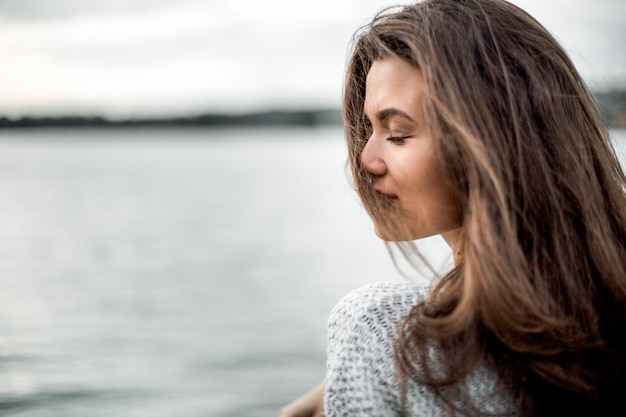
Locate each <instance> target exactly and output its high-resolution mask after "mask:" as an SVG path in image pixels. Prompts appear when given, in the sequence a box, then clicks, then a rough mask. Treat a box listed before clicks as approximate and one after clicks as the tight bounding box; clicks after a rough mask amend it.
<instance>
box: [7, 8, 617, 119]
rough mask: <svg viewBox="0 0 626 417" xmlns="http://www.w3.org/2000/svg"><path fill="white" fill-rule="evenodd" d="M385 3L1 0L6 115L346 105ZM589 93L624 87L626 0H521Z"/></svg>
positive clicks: (134, 113) (172, 112)
mask: <svg viewBox="0 0 626 417" xmlns="http://www.w3.org/2000/svg"><path fill="white" fill-rule="evenodd" d="M409 2H410V1H403V0H400V1H385V0H315V1H310V0H307V1H304V0H265V1H262V2H261V1H258V0H238V1H228V0H107V1H95V0H92V1H85V0H0V56H1V57H2V65H1V66H0V115H8V116H20V115H24V114H64V113H78V114H84V115H92V114H104V115H108V116H114V117H116V116H121V117H126V116H138V115H177V114H184V113H188V112H192V113H200V112H204V111H247V110H256V109H263V108H291V107H300V108H301V107H311V106H326V107H339V105H340V94H341V85H342V77H343V70H344V62H345V56H346V51H347V45H348V42H349V40H350V37H351V35H352V33H353V32H354V30H355V29H356V28H357V27H359V26H360V25H362V24H363V23H365V22H366V21H367V20H368V19H369V18H370V17H371V16H372V15H373V14H374V13H375V12H376V11H378V10H379V9H381V8H382V7H384V6H386V5H393V4H398V3H409ZM513 3H515V4H517V5H519V6H521V7H522V8H524V9H525V10H527V11H528V12H530V13H531V14H532V15H533V16H535V17H536V18H537V19H538V20H539V21H540V22H542V23H543V24H544V25H545V26H546V27H547V28H548V29H549V30H550V31H551V32H552V33H553V34H555V35H556V37H557V38H558V39H559V40H560V41H561V42H562V44H563V45H564V46H565V48H566V49H567V50H568V51H569V53H570V55H571V56H572V58H573V59H574V62H575V63H576V65H577V66H578V68H579V70H580V71H581V72H582V74H583V76H584V77H585V78H586V79H587V81H588V82H589V84H590V85H591V86H592V88H607V87H612V86H622V87H624V86H626V42H625V40H626V0H594V1H589V0H514V1H513Z"/></svg>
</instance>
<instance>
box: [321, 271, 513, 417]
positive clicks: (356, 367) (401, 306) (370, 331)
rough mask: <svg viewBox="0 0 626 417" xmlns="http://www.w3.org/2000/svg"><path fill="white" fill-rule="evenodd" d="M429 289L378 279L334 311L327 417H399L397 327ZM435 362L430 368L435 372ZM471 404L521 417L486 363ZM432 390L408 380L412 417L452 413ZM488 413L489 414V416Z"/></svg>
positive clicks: (471, 380)
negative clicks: (394, 356)
mask: <svg viewBox="0 0 626 417" xmlns="http://www.w3.org/2000/svg"><path fill="white" fill-rule="evenodd" d="M427 292H428V290H427V288H426V287H419V286H417V285H416V284H413V283H408V282H380V283H376V284H370V285H367V286H365V287H362V288H359V289H357V290H354V291H352V292H351V293H349V294H348V295H347V296H345V297H344V298H343V299H342V300H341V301H339V303H338V304H337V305H336V306H335V308H334V309H333V310H332V312H331V315H330V318H329V320H328V352H327V355H328V359H327V373H326V391H325V393H324V407H325V410H326V416H328V417H340V416H341V417H344V416H369V417H391V416H400V410H401V403H400V388H399V382H398V377H397V374H396V371H395V366H394V360H393V339H394V337H395V335H396V327H397V326H398V325H399V324H400V323H401V321H402V319H403V318H404V317H406V315H407V314H408V313H409V311H410V309H411V307H413V306H414V305H416V304H418V303H419V302H421V301H422V300H424V298H425V297H426V295H427ZM435 364H436V363H435V362H433V363H432V364H429V365H430V367H431V368H430V369H434V370H436V367H434V366H433V365H435ZM465 382H466V383H467V385H466V387H467V391H466V392H467V393H468V394H469V397H470V400H471V402H472V404H475V405H477V406H480V409H481V410H484V411H485V412H488V413H489V414H488V415H497V416H501V415H507V416H518V415H521V414H520V413H519V412H518V411H517V409H516V408H515V405H514V404H513V401H512V398H511V396H510V395H509V394H508V393H506V392H502V391H500V393H499V394H494V392H495V391H496V390H497V389H498V388H501V385H500V384H501V382H500V380H499V378H498V376H497V374H496V372H495V370H494V369H493V368H492V367H490V366H489V365H487V364H483V365H482V366H480V367H478V368H477V369H476V370H475V371H474V372H473V373H472V374H470V375H469V376H468V377H467V379H466V381H465ZM449 409H450V407H448V406H447V405H446V404H445V403H444V402H443V400H442V399H441V398H440V397H438V396H437V395H436V393H435V392H434V390H433V389H432V388H430V387H428V386H425V385H419V384H416V383H415V382H410V383H409V388H408V394H407V410H408V415H409V416H420V417H435V416H437V417H438V416H449V415H462V414H458V413H457V414H451V412H450V410H449ZM486 415H487V414H486Z"/></svg>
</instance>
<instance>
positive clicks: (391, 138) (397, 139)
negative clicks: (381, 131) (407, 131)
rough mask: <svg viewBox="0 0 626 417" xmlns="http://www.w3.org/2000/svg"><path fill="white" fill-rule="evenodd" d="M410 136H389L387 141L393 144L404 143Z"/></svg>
mask: <svg viewBox="0 0 626 417" xmlns="http://www.w3.org/2000/svg"><path fill="white" fill-rule="evenodd" d="M407 138H408V136H389V137H388V138H387V140H388V141H389V142H391V143H404V141H405V140H406V139H407Z"/></svg>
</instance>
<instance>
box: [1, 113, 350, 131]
mask: <svg viewBox="0 0 626 417" xmlns="http://www.w3.org/2000/svg"><path fill="white" fill-rule="evenodd" d="M337 124H341V112H340V111H338V110H334V109H332V110H329V109H325V110H297V111H280V110H279V111H266V112H258V113H247V114H217V113H207V114H201V115H197V116H186V117H171V118H136V119H125V120H115V121H113V120H110V119H107V118H104V117H99V116H98V117H80V116H59V117H31V116H27V117H22V118H19V119H9V118H7V117H0V128H8V127H13V128H20V127H73V126H76V127H80V126H83V127H115V126H120V127H147V126H157V127H158V126H215V127H229V126H237V127H240V126H243V127H245V126H318V125H337Z"/></svg>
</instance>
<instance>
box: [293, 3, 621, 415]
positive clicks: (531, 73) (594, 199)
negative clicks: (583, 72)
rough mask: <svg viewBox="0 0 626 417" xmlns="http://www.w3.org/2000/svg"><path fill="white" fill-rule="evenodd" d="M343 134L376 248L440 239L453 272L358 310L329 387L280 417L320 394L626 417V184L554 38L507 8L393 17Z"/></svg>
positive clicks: (355, 299) (400, 404) (390, 290)
mask: <svg viewBox="0 0 626 417" xmlns="http://www.w3.org/2000/svg"><path fill="white" fill-rule="evenodd" d="M344 120H345V129H346V137H347V141H348V147H349V159H350V166H351V169H352V175H353V178H354V182H355V185H356V189H357V192H358V193H359V196H360V197H361V200H362V202H363V204H364V206H365V208H366V210H367V211H368V213H369V215H370V216H371V218H372V220H373V222H374V225H375V229H376V233H377V234H378V235H379V236H380V237H381V238H382V239H384V240H387V241H392V242H405V241H410V240H414V239H419V238H423V237H426V236H431V235H435V234H441V235H443V237H444V238H445V239H446V241H447V242H448V243H449V244H450V246H451V248H452V250H453V254H454V263H455V265H454V268H453V269H452V271H450V272H449V273H448V274H447V275H445V276H443V277H441V278H440V279H438V280H436V281H435V282H434V283H433V285H432V287H431V288H429V289H428V290H424V289H421V288H418V287H417V286H415V285H411V284H409V283H404V284H398V283H381V284H376V285H370V286H367V287H365V288H362V289H359V290H356V291H354V292H353V293H351V294H349V295H348V296H347V297H345V298H344V299H343V300H342V301H341V302H340V303H339V304H338V305H337V307H335V309H334V310H333V312H332V314H331V317H330V320H329V347H328V368H327V377H326V381H325V385H324V384H323V385H321V386H320V387H318V388H316V389H315V390H313V391H312V392H311V393H309V394H307V395H305V396H304V397H302V398H301V399H299V400H296V401H295V402H294V403H292V404H290V405H289V406H287V407H286V408H285V409H284V410H283V413H282V415H283V416H308V415H314V414H315V413H316V412H317V411H321V409H320V405H319V403H320V401H321V398H322V395H323V396H324V405H325V415H327V416H329V417H331V416H348V415H368V416H392V415H410V416H422V415H433V416H435V415H437V416H439V415H526V416H548V415H550V416H551V415H602V416H607V415H624V409H625V408H626V407H625V405H624V402H623V401H620V398H619V396H620V394H622V393H623V392H626V196H625V190H626V179H625V177H624V174H623V172H622V170H621V168H620V165H619V162H618V160H617V158H616V156H615V153H614V151H613V149H612V147H611V144H610V141H609V135H608V131H607V128H606V127H605V125H604V123H603V121H602V119H601V117H600V115H599V113H598V111H597V108H596V106H595V104H594V101H593V99H592V97H591V95H590V93H589V91H588V90H587V88H586V86H585V84H584V82H583V81H582V79H581V77H580V76H579V74H578V73H577V72H576V70H575V68H574V67H573V65H572V63H571V61H570V60H569V58H568V57H567V55H566V54H565V52H564V51H563V50H562V48H561V47H560V46H559V45H558V44H557V42H556V41H555V40H554V38H553V37H552V36H551V35H550V34H549V33H548V32H547V31H546V30H545V29H544V28H543V27H542V26H541V25H540V24H539V23H538V22H536V21H535V20H534V19H533V18H532V17H530V16H529V15H528V14H526V13H525V12H523V11H522V10H520V9H519V8H517V7H515V6H513V5H511V4H509V3H507V2H505V1H502V0H426V1H424V2H422V3H419V4H417V5H414V6H409V7H404V8H401V9H399V10H395V11H390V12H386V13H384V14H381V15H379V16H377V17H376V18H375V19H374V21H373V22H372V23H371V24H370V25H369V26H367V27H366V28H365V29H364V30H363V31H362V32H361V33H359V34H358V35H357V37H356V41H355V45H354V51H353V53H352V57H351V60H350V63H349V66H348V71H347V78H346V84H345V91H344ZM400 245H401V246H402V247H403V250H404V251H406V244H400ZM316 404H317V405H316Z"/></svg>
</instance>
